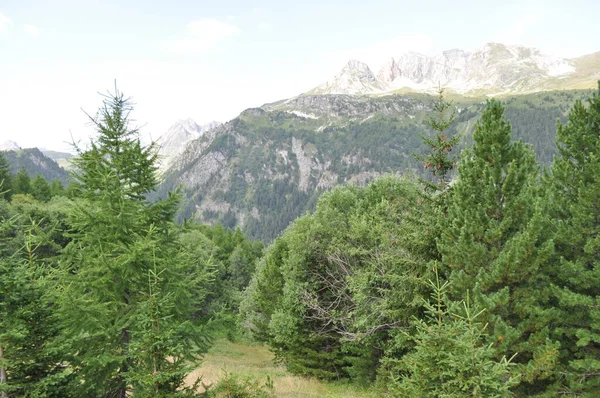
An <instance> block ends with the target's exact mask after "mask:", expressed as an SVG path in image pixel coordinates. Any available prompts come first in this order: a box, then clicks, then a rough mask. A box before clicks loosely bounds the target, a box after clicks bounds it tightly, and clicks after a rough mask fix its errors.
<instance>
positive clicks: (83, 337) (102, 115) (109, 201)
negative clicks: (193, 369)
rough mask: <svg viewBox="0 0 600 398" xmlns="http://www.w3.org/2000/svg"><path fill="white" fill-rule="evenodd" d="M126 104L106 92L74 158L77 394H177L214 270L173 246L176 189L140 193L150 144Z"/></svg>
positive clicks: (70, 268) (70, 326)
mask: <svg viewBox="0 0 600 398" xmlns="http://www.w3.org/2000/svg"><path fill="white" fill-rule="evenodd" d="M130 111H131V106H130V102H129V99H127V98H125V97H124V96H123V94H122V93H120V92H118V91H116V92H115V93H114V94H112V95H108V96H107V97H106V98H105V100H104V104H103V106H102V107H101V108H100V111H99V113H98V116H97V117H96V118H91V119H92V121H93V123H94V125H95V126H96V128H97V130H98V137H97V138H96V139H95V140H94V141H93V142H92V143H91V145H90V147H89V149H88V150H86V151H82V150H80V151H79V156H78V158H77V159H76V160H75V161H74V165H75V167H76V170H75V172H74V178H75V184H76V190H77V195H78V197H79V198H81V200H77V201H76V203H77V205H76V206H75V208H74V209H73V214H72V216H71V219H70V222H71V224H72V225H73V228H74V231H75V232H74V233H73V236H72V241H71V243H70V244H69V245H68V246H67V248H66V250H65V256H64V257H65V258H64V262H63V264H62V267H61V271H62V272H61V274H60V277H59V280H58V288H59V289H60V291H61V294H60V297H59V303H60V308H59V311H60V312H59V315H60V318H61V320H62V322H63V325H64V328H65V341H66V343H67V344H69V345H70V346H71V347H72V350H73V352H74V353H76V354H74V355H73V357H72V358H70V362H71V366H72V367H73V370H74V372H75V373H76V374H77V378H78V383H77V384H76V385H75V387H74V388H77V391H78V393H79V394H80V396H106V397H122V398H124V397H126V396H131V395H133V396H135V397H167V396H174V395H177V394H180V395H181V394H183V391H184V390H183V389H182V386H183V378H184V377H185V375H186V373H187V372H188V371H189V370H190V366H194V364H197V359H198V355H199V354H200V352H202V350H204V349H206V348H207V344H208V341H207V339H206V336H205V335H203V334H202V328H201V325H195V324H194V323H193V322H192V314H193V313H194V311H196V310H197V307H196V305H197V304H198V303H200V302H201V300H202V298H203V296H204V294H205V292H204V290H203V288H204V286H205V284H206V283H207V280H208V278H209V276H210V275H209V274H208V273H207V270H206V268H205V267H204V265H203V264H196V261H197V259H195V258H191V256H190V255H189V253H188V252H186V251H185V250H182V249H181V246H180V245H179V244H178V242H179V235H180V234H179V228H178V227H177V226H175V225H174V223H173V221H172V220H173V216H174V214H175V212H176V210H177V205H178V199H179V198H178V196H177V195H172V194H169V196H168V198H167V199H165V200H164V201H158V202H155V203H150V202H148V201H147V199H146V195H147V194H148V193H149V192H151V191H153V190H154V189H155V188H156V185H157V178H156V166H155V161H156V151H155V149H154V148H153V146H148V147H144V146H143V145H142V144H141V143H140V140H139V133H138V130H136V129H133V128H131V126H130V125H129V112H130ZM189 392H190V394H191V393H192V392H191V391H189Z"/></svg>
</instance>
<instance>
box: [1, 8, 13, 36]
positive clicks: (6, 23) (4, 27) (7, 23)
mask: <svg viewBox="0 0 600 398" xmlns="http://www.w3.org/2000/svg"><path fill="white" fill-rule="evenodd" d="M12 24H13V23H12V21H11V20H10V18H9V17H7V16H6V15H4V14H2V13H1V12H0V33H6V32H8V30H9V29H10V28H11V27H12Z"/></svg>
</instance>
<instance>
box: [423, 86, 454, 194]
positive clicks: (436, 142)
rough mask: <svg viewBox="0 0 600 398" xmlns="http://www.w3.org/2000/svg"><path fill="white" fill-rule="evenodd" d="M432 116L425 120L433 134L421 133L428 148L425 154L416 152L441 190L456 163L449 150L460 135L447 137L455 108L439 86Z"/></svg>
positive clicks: (448, 180) (448, 179)
mask: <svg viewBox="0 0 600 398" xmlns="http://www.w3.org/2000/svg"><path fill="white" fill-rule="evenodd" d="M432 112H433V113H435V116H432V117H431V118H429V120H427V125H428V126H429V128H430V129H431V130H432V131H434V134H435V135H434V136H433V137H429V136H426V135H423V134H421V139H422V140H423V143H424V144H425V145H426V146H428V147H429V148H430V152H429V154H427V155H419V154H416V155H415V157H416V158H417V160H420V161H422V162H423V163H424V167H425V169H428V170H431V174H432V176H433V178H434V180H437V181H436V182H437V185H438V187H437V188H439V189H441V190H442V191H443V190H445V189H446V186H447V185H448V183H449V182H450V177H451V171H452V169H453V168H454V167H455V165H456V160H455V158H456V156H454V157H451V156H450V155H449V152H450V151H452V149H453V148H454V147H455V146H456V145H457V144H458V143H459V141H460V138H461V137H460V135H458V134H456V135H454V136H452V137H448V135H447V134H448V133H447V130H448V129H449V128H450V127H451V126H452V124H454V122H455V121H456V109H455V108H454V106H453V103H452V102H449V101H447V100H446V98H444V89H442V88H440V89H439V91H438V97H437V99H436V101H434V103H433V110H432Z"/></svg>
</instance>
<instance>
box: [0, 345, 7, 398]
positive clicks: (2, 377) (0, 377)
mask: <svg viewBox="0 0 600 398" xmlns="http://www.w3.org/2000/svg"><path fill="white" fill-rule="evenodd" d="M3 359H4V350H3V349H2V346H0V361H2V360H3ZM7 382H8V381H7V379H6V369H5V368H4V367H1V368H0V384H4V383H7ZM0 398H8V395H7V394H6V391H0Z"/></svg>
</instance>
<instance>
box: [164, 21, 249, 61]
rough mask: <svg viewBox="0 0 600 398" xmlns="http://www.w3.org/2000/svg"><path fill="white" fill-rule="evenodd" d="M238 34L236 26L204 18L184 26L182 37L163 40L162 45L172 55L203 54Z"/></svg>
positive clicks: (238, 30)
mask: <svg viewBox="0 0 600 398" xmlns="http://www.w3.org/2000/svg"><path fill="white" fill-rule="evenodd" d="M239 32H240V29H239V28H238V27H237V26H236V25H233V24H231V23H228V22H223V21H219V20H218V19H212V18H204V19H199V20H196V21H192V22H190V23H188V24H187V25H185V36H184V37H182V38H179V39H173V40H165V41H163V45H164V47H165V48H166V49H167V51H169V52H173V53H184V54H204V53H206V52H207V51H210V50H212V49H214V48H216V47H217V45H218V44H219V43H220V42H222V41H223V40H225V39H227V38H229V37H231V36H234V35H236V34H238V33H239Z"/></svg>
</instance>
